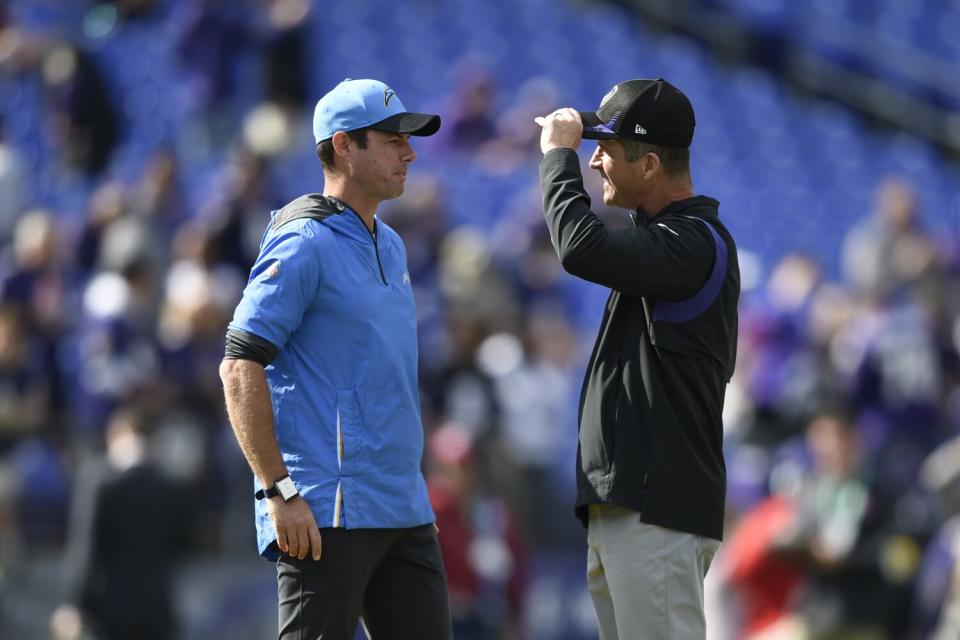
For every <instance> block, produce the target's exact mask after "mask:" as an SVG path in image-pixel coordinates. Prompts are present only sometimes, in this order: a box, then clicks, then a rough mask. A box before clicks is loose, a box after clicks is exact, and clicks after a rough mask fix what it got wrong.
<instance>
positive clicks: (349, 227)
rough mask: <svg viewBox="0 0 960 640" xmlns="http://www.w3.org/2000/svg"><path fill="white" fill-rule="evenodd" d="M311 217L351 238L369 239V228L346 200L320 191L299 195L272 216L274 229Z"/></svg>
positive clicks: (362, 240) (365, 240)
mask: <svg viewBox="0 0 960 640" xmlns="http://www.w3.org/2000/svg"><path fill="white" fill-rule="evenodd" d="M344 214H346V215H344ZM300 218H313V219H314V220H321V221H323V223H324V224H325V225H327V226H328V227H330V228H331V229H333V230H334V231H336V232H337V233H339V234H341V235H344V236H347V237H348V238H351V239H353V240H359V241H361V242H367V241H369V240H370V239H371V234H370V230H369V229H368V228H367V225H366V224H365V223H364V222H363V219H362V218H361V217H360V214H358V213H357V212H355V211H354V210H353V209H352V208H351V207H350V205H348V204H347V203H346V202H344V201H342V200H340V199H339V198H335V197H333V196H325V195H323V194H320V193H308V194H306V195H303V196H300V197H299V198H297V199H296V200H294V201H293V202H290V203H289V204H287V205H286V206H284V207H283V208H282V209H280V210H279V211H278V212H277V213H276V215H275V216H274V217H273V229H274V231H275V230H277V229H279V228H280V227H282V226H283V225H285V224H287V223H288V222H292V221H293V220H298V219H300Z"/></svg>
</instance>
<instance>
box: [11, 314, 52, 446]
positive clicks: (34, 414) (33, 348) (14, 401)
mask: <svg viewBox="0 0 960 640" xmlns="http://www.w3.org/2000/svg"><path fill="white" fill-rule="evenodd" d="M44 364H45V362H44V361H43V359H42V357H41V356H40V354H39V352H38V345H37V341H36V340H34V339H33V337H32V336H31V335H30V333H29V332H28V330H27V327H26V324H25V322H24V317H23V313H22V312H21V311H20V310H19V309H17V308H16V307H12V306H9V305H0V452H2V451H4V450H7V449H9V448H10V446H11V444H12V443H14V442H16V441H17V440H18V439H20V438H23V437H25V436H28V435H32V434H36V432H37V431H38V430H39V429H40V428H42V427H46V426H47V421H48V419H49V412H50V409H51V395H50V384H49V379H48V377H47V371H46V369H45V367H44Z"/></svg>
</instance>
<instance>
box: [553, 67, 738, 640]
mask: <svg viewBox="0 0 960 640" xmlns="http://www.w3.org/2000/svg"><path fill="white" fill-rule="evenodd" d="M537 123H538V124H540V125H541V126H542V127H543V131H542V133H541V138H540V146H541V149H542V151H543V153H544V157H543V160H542V161H541V162H540V181H541V186H542V189H543V201H544V214H545V216H546V219H547V224H548V225H549V227H550V236H551V239H552V241H553V245H554V247H555V248H556V250H557V254H558V255H559V256H560V260H561V262H562V264H563V267H564V269H566V270H567V271H568V272H570V273H571V274H573V275H575V276H578V277H580V278H583V279H585V280H589V281H591V282H596V283H598V284H602V285H604V286H606V287H610V288H611V289H612V291H611V293H610V298H609V300H608V301H607V305H606V308H605V310H604V315H603V322H602V324H601V327H600V332H599V334H598V336H597V342H596V345H595V346H594V349H593V355H592V356H591V358H590V363H589V365H588V368H587V373H586V377H585V380H584V384H583V390H582V393H581V396H580V445H579V448H578V452H577V463H578V464H577V499H576V513H577V515H578V516H579V517H580V519H581V520H582V521H583V522H584V523H585V524H586V525H587V531H588V533H587V540H588V556H587V564H588V567H587V582H588V586H589V588H590V593H591V596H592V597H593V602H594V606H595V608H596V610H597V617H598V618H599V623H600V637H601V638H602V639H605V640H609V639H611V638H621V639H625V638H644V639H645V640H649V639H659V638H678V639H679V638H682V639H683V640H689V639H691V638H703V637H704V636H705V633H706V622H705V620H704V614H703V579H704V576H705V575H706V573H707V569H708V568H709V566H710V562H711V560H712V559H713V555H714V553H716V550H717V548H718V547H719V544H720V540H721V538H722V535H723V508H724V498H725V493H726V471H725V467H724V462H723V452H722V441H723V425H722V419H721V413H722V409H723V398H724V390H725V387H726V384H727V382H728V381H729V380H730V376H731V375H732V374H733V367H734V360H735V357H736V344H737V300H738V298H739V294H740V272H739V268H738V266H737V252H736V246H735V244H734V242H733V238H732V237H731V236H730V234H729V233H728V232H727V230H726V228H725V227H724V226H723V224H722V223H721V222H720V220H719V218H718V215H717V208H718V206H719V204H718V202H717V201H716V200H713V199H711V198H707V197H703V196H694V192H693V185H692V182H691V179H690V169H689V159H690V151H689V146H690V143H691V142H692V141H693V131H694V126H695V118H694V113H693V107H692V106H691V105H690V101H689V100H688V99H687V97H686V96H685V95H683V93H681V92H680V90H679V89H677V88H676V87H674V86H673V85H671V84H670V83H668V82H666V81H665V80H662V79H657V80H628V81H625V82H621V83H620V84H618V85H616V86H615V87H613V89H611V90H610V92H608V93H607V95H606V96H604V98H603V101H602V102H601V103H600V107H599V108H598V109H597V111H596V112H577V111H575V110H573V109H569V108H566V109H559V110H557V111H555V112H553V113H552V114H550V115H548V116H546V117H544V118H537ZM581 138H588V139H594V140H597V141H598V142H597V148H596V150H595V151H594V153H593V155H592V157H591V158H590V167H591V168H592V169H595V170H596V171H598V172H599V173H600V177H601V179H602V181H603V201H604V203H606V204H608V205H613V206H619V207H623V208H625V209H631V210H633V211H634V213H631V216H632V219H633V223H634V224H633V228H630V229H626V230H611V229H607V228H606V227H605V226H604V224H603V223H602V222H601V221H600V220H599V219H598V218H597V216H596V215H594V213H593V212H592V211H591V210H590V198H589V196H587V194H586V192H585V191H584V188H583V179H582V176H581V174H580V164H579V159H578V157H577V154H576V149H577V147H578V146H579V144H580V140H581Z"/></svg>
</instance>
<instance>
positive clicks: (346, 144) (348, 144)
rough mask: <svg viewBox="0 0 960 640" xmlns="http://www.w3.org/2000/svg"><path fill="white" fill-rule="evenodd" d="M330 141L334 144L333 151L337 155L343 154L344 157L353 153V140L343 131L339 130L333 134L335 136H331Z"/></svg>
mask: <svg viewBox="0 0 960 640" xmlns="http://www.w3.org/2000/svg"><path fill="white" fill-rule="evenodd" d="M330 143H331V144H332V145H333V153H334V155H337V156H342V157H343V158H345V159H346V158H349V157H350V155H351V154H352V153H353V141H352V140H351V139H350V136H348V135H347V134H346V133H344V132H343V131H337V132H336V133H335V134H333V137H332V138H330Z"/></svg>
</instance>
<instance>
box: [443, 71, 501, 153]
mask: <svg viewBox="0 0 960 640" xmlns="http://www.w3.org/2000/svg"><path fill="white" fill-rule="evenodd" d="M459 65H460V69H459V76H460V78H459V86H458V87H457V89H456V90H455V92H454V95H453V97H452V98H451V104H450V107H449V108H448V109H447V111H448V112H449V113H450V114H451V115H450V117H449V121H448V122H444V125H443V131H442V132H441V133H440V135H441V139H442V140H443V141H444V142H445V143H446V144H447V145H448V146H449V147H450V148H451V149H452V150H454V151H465V152H471V151H474V150H476V149H477V148H479V147H480V146H481V145H482V144H484V143H485V142H488V141H490V140H492V139H493V138H494V137H495V136H496V134H497V126H496V116H495V114H494V106H495V103H496V99H497V81H496V77H495V76H494V75H493V74H492V73H490V71H489V70H487V69H486V68H485V67H484V66H482V65H480V64H478V63H476V62H474V61H472V60H462V61H461V62H460V63H459Z"/></svg>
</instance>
